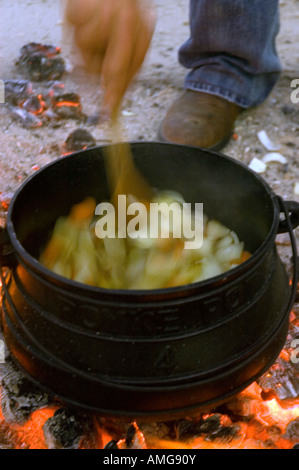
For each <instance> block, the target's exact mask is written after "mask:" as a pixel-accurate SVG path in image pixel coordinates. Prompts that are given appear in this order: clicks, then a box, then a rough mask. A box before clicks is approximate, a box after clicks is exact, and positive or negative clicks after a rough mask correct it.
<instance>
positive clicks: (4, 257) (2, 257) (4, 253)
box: [0, 227, 16, 270]
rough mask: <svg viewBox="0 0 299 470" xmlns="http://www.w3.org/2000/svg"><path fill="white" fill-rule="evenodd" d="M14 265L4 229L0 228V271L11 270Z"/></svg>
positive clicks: (12, 253) (11, 248)
mask: <svg viewBox="0 0 299 470" xmlns="http://www.w3.org/2000/svg"><path fill="white" fill-rule="evenodd" d="M15 265H16V258H15V253H14V249H13V247H12V246H11V243H10V239H9V236H8V233H7V230H6V228H2V227H0V270H1V268H3V267H7V268H13V267H14V266H15Z"/></svg>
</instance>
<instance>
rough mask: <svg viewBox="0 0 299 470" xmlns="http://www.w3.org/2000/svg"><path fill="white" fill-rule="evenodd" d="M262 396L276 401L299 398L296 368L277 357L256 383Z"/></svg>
mask: <svg viewBox="0 0 299 470" xmlns="http://www.w3.org/2000/svg"><path fill="white" fill-rule="evenodd" d="M257 383H258V385H259V386H260V387H261V389H262V390H263V396H264V397H266V396H267V397H268V398H273V396H274V397H276V398H277V399H278V400H287V399H294V398H297V397H298V396H299V374H298V366H297V367H296V364H293V363H292V362H291V361H286V360H284V359H283V358H282V357H279V358H278V359H277V361H276V363H275V364H274V365H273V366H272V367H270V369H269V370H268V371H267V372H266V373H265V374H264V375H263V376H262V377H261V378H260V379H258V381H257Z"/></svg>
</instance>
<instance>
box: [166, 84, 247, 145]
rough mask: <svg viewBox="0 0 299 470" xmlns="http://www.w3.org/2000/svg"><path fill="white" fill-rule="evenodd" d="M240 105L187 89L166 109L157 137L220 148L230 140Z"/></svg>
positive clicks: (169, 140) (179, 142)
mask: <svg viewBox="0 0 299 470" xmlns="http://www.w3.org/2000/svg"><path fill="white" fill-rule="evenodd" d="M241 109H242V108H241V107H239V106H237V105H236V104H234V103H232V102H230V101H227V100H225V99H223V98H220V97H219V96H216V95H212V94H209V93H203V92H200V91H191V90H187V91H185V92H184V93H183V95H182V96H181V97H180V98H179V99H177V100H176V101H175V102H174V103H173V104H172V106H171V107H170V108H169V110H168V112H167V114H166V116H165V118H164V120H163V121H162V124H161V126H160V129H159V132H158V138H159V140H161V141H163V142H169V143H176V144H182V145H191V146H196V147H204V148H208V149H212V150H219V149H221V148H222V147H224V146H225V145H226V144H227V142H228V141H229V139H230V136H231V134H232V130H233V127H234V122H235V120H236V118H237V117H238V115H239V113H240V111H241Z"/></svg>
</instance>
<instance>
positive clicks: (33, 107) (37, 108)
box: [22, 95, 46, 115]
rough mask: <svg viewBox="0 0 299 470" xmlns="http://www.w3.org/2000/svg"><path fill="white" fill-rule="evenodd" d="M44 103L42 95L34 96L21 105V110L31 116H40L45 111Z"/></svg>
mask: <svg viewBox="0 0 299 470" xmlns="http://www.w3.org/2000/svg"><path fill="white" fill-rule="evenodd" d="M45 107H46V103H45V100H44V99H43V97H42V95H34V96H31V97H30V98H28V99H27V100H26V101H25V102H24V103H23V105H22V108H23V109H25V110H26V111H28V113H32V114H35V115H37V114H41V113H43V111H44V110H45Z"/></svg>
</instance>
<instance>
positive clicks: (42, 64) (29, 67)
mask: <svg viewBox="0 0 299 470" xmlns="http://www.w3.org/2000/svg"><path fill="white" fill-rule="evenodd" d="M60 53H61V50H60V48H59V47H56V46H52V45H47V44H40V43H35V42H31V43H29V44H26V45H24V46H23V47H22V48H21V51H20V57H19V59H18V61H17V65H18V66H19V67H21V68H22V69H23V70H25V73H26V75H27V76H28V77H29V79H30V80H34V81H43V80H59V79H60V78H61V77H62V75H63V74H64V72H65V62H64V59H63V58H62V57H61V55H60Z"/></svg>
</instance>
